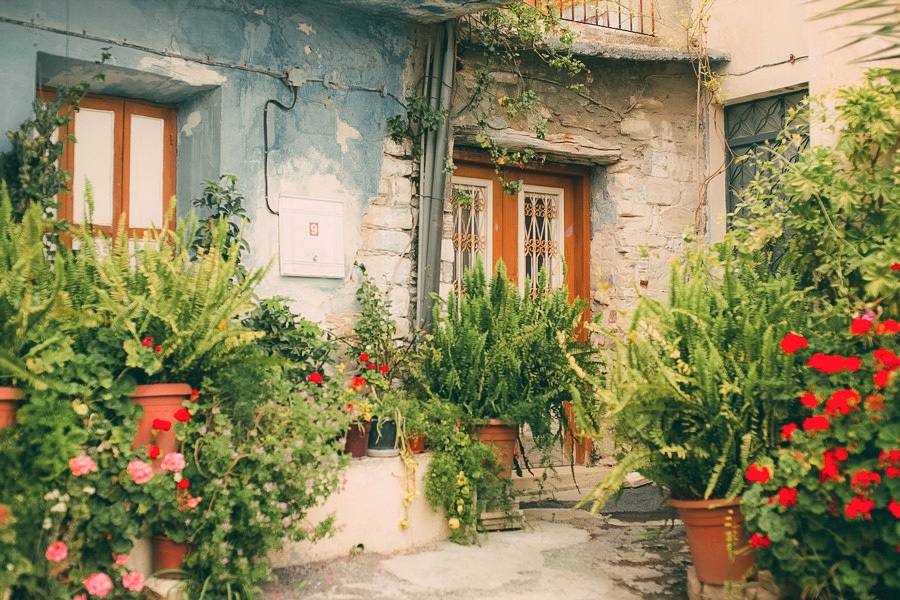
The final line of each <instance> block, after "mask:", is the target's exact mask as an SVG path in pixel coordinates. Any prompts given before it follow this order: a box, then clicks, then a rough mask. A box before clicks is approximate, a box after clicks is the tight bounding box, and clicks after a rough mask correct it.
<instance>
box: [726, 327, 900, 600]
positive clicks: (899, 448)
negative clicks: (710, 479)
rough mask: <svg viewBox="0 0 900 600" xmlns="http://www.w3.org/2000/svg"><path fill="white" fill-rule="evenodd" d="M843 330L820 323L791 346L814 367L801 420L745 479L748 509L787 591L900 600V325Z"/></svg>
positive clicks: (800, 403) (765, 555)
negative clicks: (899, 341)
mask: <svg viewBox="0 0 900 600" xmlns="http://www.w3.org/2000/svg"><path fill="white" fill-rule="evenodd" d="M838 323H839V324H840V326H839V325H838ZM846 324H847V318H846V317H845V316H843V315H838V316H836V317H834V318H833V319H831V320H823V321H821V322H819V323H817V324H816V326H815V328H811V329H810V330H809V332H810V339H809V341H808V342H807V340H806V338H805V337H802V336H799V335H796V334H795V338H794V341H793V342H792V344H793V345H789V346H788V347H787V350H790V351H791V353H792V354H793V356H792V357H791V358H792V359H795V360H796V362H797V363H798V364H804V363H805V364H804V367H805V368H803V370H802V373H803V376H802V380H801V384H802V385H800V386H798V387H797V388H796V389H795V393H794V398H793V402H794V403H795V404H796V406H797V408H798V409H799V410H800V411H801V414H800V415H799V418H797V419H794V420H789V421H782V422H781V424H780V425H781V435H780V440H779V442H778V443H777V446H778V447H777V448H774V449H773V451H772V452H771V454H770V455H769V456H767V457H761V458H760V460H759V461H758V463H756V464H754V465H752V466H751V468H750V470H748V473H747V477H748V480H750V481H752V482H753V484H752V485H751V486H750V488H749V489H748V490H747V491H746V492H745V493H744V495H743V498H742V504H741V506H742V510H743V512H744V515H745V516H746V518H747V527H748V530H749V531H751V532H754V534H753V537H752V538H751V543H752V544H753V545H754V546H756V548H757V553H758V556H759V561H760V564H761V565H762V566H763V567H765V568H768V569H771V570H772V572H773V574H774V575H775V577H776V579H777V580H778V581H779V582H781V583H782V584H783V585H787V586H793V587H799V588H801V590H802V594H803V597H806V598H872V599H874V598H890V597H893V596H896V595H897V593H898V591H900V574H898V571H897V568H896V567H897V549H898V546H900V526H898V524H900V404H898V400H900V396H898V393H897V389H898V376H897V372H898V369H900V358H898V356H897V352H898V344H897V339H898V335H900V324H898V323H897V321H896V320H892V319H884V318H879V317H878V316H877V315H876V314H875V313H865V314H863V315H862V316H860V317H857V318H856V319H854V320H853V322H852V324H851V326H850V327H849V328H847V325H846ZM804 331H805V330H804ZM838 331H839V332H840V333H837V332H838Z"/></svg>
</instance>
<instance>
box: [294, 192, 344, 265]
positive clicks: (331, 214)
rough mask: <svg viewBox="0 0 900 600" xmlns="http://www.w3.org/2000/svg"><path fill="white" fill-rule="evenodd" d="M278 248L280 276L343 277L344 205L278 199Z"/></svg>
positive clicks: (297, 199) (313, 199) (317, 199)
mask: <svg viewBox="0 0 900 600" xmlns="http://www.w3.org/2000/svg"><path fill="white" fill-rule="evenodd" d="M278 213H279V214H278V246H279V249H278V250H279V251H278V254H279V263H280V268H281V274H282V275H287V276H292V277H330V278H340V279H343V277H344V229H343V227H344V225H343V220H344V203H343V202H342V201H340V200H325V199H321V198H305V197H300V196H284V195H283V196H279V199H278Z"/></svg>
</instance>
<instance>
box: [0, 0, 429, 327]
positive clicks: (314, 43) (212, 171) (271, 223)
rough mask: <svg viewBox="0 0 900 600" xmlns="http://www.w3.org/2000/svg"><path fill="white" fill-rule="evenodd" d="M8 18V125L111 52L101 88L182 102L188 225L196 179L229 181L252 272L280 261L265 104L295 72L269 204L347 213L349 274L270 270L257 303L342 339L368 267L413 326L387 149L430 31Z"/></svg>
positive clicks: (279, 21)
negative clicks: (283, 200) (419, 38)
mask: <svg viewBox="0 0 900 600" xmlns="http://www.w3.org/2000/svg"><path fill="white" fill-rule="evenodd" d="M0 16H2V17H4V20H5V22H3V23H0V76H2V78H3V81H4V85H3V86H2V88H0V106H2V107H3V111H0V130H2V131H4V132H5V131H7V130H9V129H14V128H16V127H18V125H19V124H20V123H21V122H22V121H23V120H24V119H25V118H27V117H28V116H29V115H30V113H31V103H32V100H33V99H34V94H35V86H36V83H38V82H41V83H52V84H56V85H59V84H62V83H70V84H73V83H77V82H78V81H80V80H83V79H84V78H85V76H89V75H90V72H92V70H93V69H95V66H94V65H92V63H94V62H95V61H97V60H99V58H100V56H101V52H102V48H104V47H109V48H110V50H109V51H110V52H111V54H112V57H111V59H110V60H109V62H108V65H107V66H106V67H104V70H107V71H109V72H110V77H109V78H108V80H107V82H106V83H104V84H101V85H99V86H94V88H92V89H94V90H95V91H98V92H99V93H109V94H112V95H128V96H135V97H141V98H144V99H148V100H154V101H160V102H167V103H174V104H176V105H177V106H178V132H179V133H178V174H177V180H178V181H177V189H178V196H179V214H183V213H184V212H186V211H187V210H188V208H189V207H190V198H192V197H195V196H198V195H199V194H200V192H201V190H202V181H203V180H205V179H215V178H217V177H218V175H219V174H222V173H230V174H234V175H236V176H237V177H238V187H239V189H240V190H241V191H242V192H243V194H244V195H245V197H246V199H247V209H248V214H249V216H250V221H251V222H250V227H249V232H248V237H249V240H250V246H251V254H250V257H249V263H250V266H251V267H254V268H260V267H265V266H266V265H268V264H269V263H270V261H272V260H273V259H276V257H277V255H278V251H279V246H278V235H277V232H278V217H276V216H275V215H273V214H270V212H269V211H268V210H267V209H266V206H265V200H264V183H265V180H264V177H263V106H264V104H265V102H266V101H267V100H268V99H277V100H278V101H279V102H281V103H283V104H285V105H290V104H291V101H292V93H291V91H290V90H289V89H288V88H287V87H286V86H285V85H284V83H283V82H282V81H280V80H279V76H280V75H281V73H283V72H284V69H285V67H290V68H291V77H292V80H293V82H294V83H295V84H297V85H298V87H297V101H296V107H295V108H294V109H293V110H290V111H285V110H281V109H279V108H277V107H275V106H271V107H270V109H269V117H268V118H269V121H268V126H269V146H270V153H269V198H270V203H271V205H272V208H273V209H274V210H275V211H277V210H278V198H279V195H280V194H291V195H301V196H312V197H318V198H326V199H335V200H339V201H340V202H342V203H343V207H344V231H343V233H344V248H343V253H344V264H345V272H346V277H345V278H344V279H317V278H297V277H282V276H280V275H279V272H278V264H277V259H276V260H275V263H274V264H273V266H272V268H271V270H270V271H269V273H268V275H267V277H266V278H265V280H264V282H263V284H262V285H261V286H260V290H259V293H260V295H261V296H269V295H274V294H281V295H285V296H288V297H290V298H291V299H292V300H293V301H294V307H295V309H297V310H298V312H300V313H301V314H302V315H303V316H305V317H307V318H309V319H313V320H316V321H319V322H321V323H323V324H324V325H325V326H326V327H327V328H329V329H331V330H333V331H335V332H336V333H339V334H340V333H345V332H347V331H348V330H349V329H350V328H351V327H352V319H353V317H354V316H355V315H356V314H357V313H358V311H359V308H358V306H357V305H356V302H355V299H354V293H355V291H356V288H357V285H358V282H359V272H358V270H356V269H354V267H353V264H354V262H355V261H361V262H365V263H367V264H368V263H372V264H370V265H369V272H370V273H371V274H372V276H373V277H374V278H375V280H376V282H377V283H378V284H379V285H380V286H381V287H382V288H383V289H385V290H386V291H387V292H388V293H389V294H390V295H391V297H392V298H393V299H394V304H395V307H394V310H395V312H396V313H397V315H398V316H399V317H401V318H405V317H406V314H407V312H408V308H409V305H410V298H409V294H410V289H411V272H412V264H411V259H410V256H411V254H410V252H411V250H410V246H411V240H412V227H413V225H412V219H413V217H412V210H413V208H412V206H411V204H412V183H411V180H410V177H411V172H412V166H411V162H410V161H409V160H408V158H407V157H405V155H404V152H403V151H402V149H398V148H393V149H391V148H387V149H386V147H385V132H386V120H387V119H388V118H389V117H392V116H394V115H396V114H399V113H400V112H401V110H402V107H401V105H400V103H399V100H401V99H402V98H403V97H404V96H406V95H408V91H407V88H408V86H409V84H408V80H407V77H408V73H409V71H410V68H411V67H410V65H411V64H413V63H415V62H416V61H417V60H418V58H417V57H416V56H414V53H413V51H412V46H411V45H412V43H413V39H414V34H415V31H416V28H417V27H421V26H416V25H414V24H412V23H410V22H407V21H402V20H398V19H396V18H390V17H387V16H385V17H377V16H372V15H363V14H360V13H359V12H357V11H356V9H354V8H353V7H348V6H338V7H334V6H330V7H329V6H321V5H319V4H318V3H302V2H299V3H298V2H293V1H290V0H259V1H257V2H233V1H228V0H170V1H166V2H144V1H141V0H116V1H115V2H112V1H105V2H99V1H96V0H68V1H59V0H35V1H31V0H29V1H25V0H21V1H14V2H5V3H3V5H2V6H0ZM66 32H75V33H73V34H71V35H67V34H66ZM6 149H8V142H7V141H6V139H5V137H4V138H3V139H2V140H0V151H2V150H6ZM386 150H387V151H388V152H389V154H387V155H386V154H385V152H386Z"/></svg>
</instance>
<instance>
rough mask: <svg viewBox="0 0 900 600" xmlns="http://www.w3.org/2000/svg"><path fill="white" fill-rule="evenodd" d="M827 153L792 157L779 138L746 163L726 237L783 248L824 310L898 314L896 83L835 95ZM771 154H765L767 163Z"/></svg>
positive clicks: (820, 114)
mask: <svg viewBox="0 0 900 600" xmlns="http://www.w3.org/2000/svg"><path fill="white" fill-rule="evenodd" d="M835 110H836V118H835V116H833V115H829V114H826V112H825V110H824V107H818V108H814V109H813V113H812V118H813V119H814V118H818V119H820V120H823V121H824V119H826V118H827V119H829V120H830V121H832V123H833V125H832V129H833V130H835V129H836V130H837V143H836V144H835V146H834V147H833V148H829V147H822V146H815V147H811V148H808V149H805V150H803V151H801V152H800V153H799V156H797V157H796V159H794V160H793V161H792V160H791V158H792V157H793V155H794V154H795V153H796V148H795V136H794V134H793V131H792V130H791V129H786V130H785V131H784V132H783V134H782V138H781V144H780V145H779V146H778V147H777V148H775V149H771V150H766V151H765V152H766V153H767V154H765V155H760V156H757V157H756V158H755V160H759V161H760V168H759V173H760V174H759V176H758V177H757V179H756V180H755V181H754V182H753V183H752V184H751V185H750V186H748V188H747V189H746V190H745V191H744V193H743V199H744V202H743V203H742V205H741V211H746V214H747V217H746V218H743V219H736V220H735V230H736V232H737V234H738V235H739V236H740V240H741V246H742V247H744V248H749V249H751V250H752V249H753V248H762V247H766V246H772V245H774V244H777V243H784V242H783V241H781V242H779V240H784V239H785V238H786V239H787V240H788V241H787V244H788V252H787V255H786V260H787V261H788V266H789V268H791V269H793V270H794V271H795V272H796V273H797V274H798V276H799V277H800V281H801V283H802V284H803V285H811V286H815V288H816V293H817V295H818V296H819V297H820V298H821V299H822V301H823V303H826V304H832V305H843V306H845V307H849V306H855V305H858V304H860V303H867V302H875V301H877V302H879V303H880V304H881V306H883V307H884V309H885V310H886V311H888V312H889V313H891V314H898V313H900V279H898V278H897V277H896V273H895V272H893V271H891V265H893V264H894V263H897V262H898V260H900V236H897V231H898V230H900V196H898V194H900V192H898V190H900V175H898V173H900V153H898V152H897V143H898V142H897V140H898V133H900V125H898V124H900V75H898V74H896V73H894V74H885V73H884V72H877V71H872V72H870V73H869V76H868V79H867V80H866V82H865V83H863V84H862V85H860V86H858V87H847V88H843V89H841V90H839V91H838V92H837V106H836V108H835ZM769 153H771V154H769Z"/></svg>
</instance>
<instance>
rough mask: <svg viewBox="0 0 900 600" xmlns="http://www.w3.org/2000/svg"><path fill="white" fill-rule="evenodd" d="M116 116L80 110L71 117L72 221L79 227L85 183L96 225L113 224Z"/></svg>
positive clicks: (90, 110)
mask: <svg viewBox="0 0 900 600" xmlns="http://www.w3.org/2000/svg"><path fill="white" fill-rule="evenodd" d="M115 125H116V115H115V113H114V112H113V111H110V110H96V109H93V108H82V109H81V110H80V111H79V112H78V113H77V114H76V115H75V137H76V139H77V140H78V141H77V143H76V144H75V174H74V177H73V181H72V192H73V193H72V197H73V201H72V221H73V222H75V223H83V222H84V220H85V218H84V217H85V213H86V211H87V204H86V202H85V198H84V189H85V187H84V186H85V182H86V181H90V182H91V186H92V187H93V189H94V218H93V221H94V223H95V224H96V225H112V224H113V222H112V220H113V172H114V168H115V156H114V153H115V138H114V136H115Z"/></svg>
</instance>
